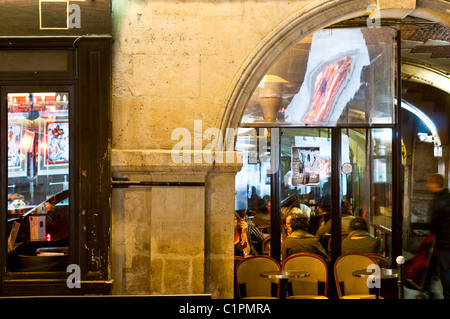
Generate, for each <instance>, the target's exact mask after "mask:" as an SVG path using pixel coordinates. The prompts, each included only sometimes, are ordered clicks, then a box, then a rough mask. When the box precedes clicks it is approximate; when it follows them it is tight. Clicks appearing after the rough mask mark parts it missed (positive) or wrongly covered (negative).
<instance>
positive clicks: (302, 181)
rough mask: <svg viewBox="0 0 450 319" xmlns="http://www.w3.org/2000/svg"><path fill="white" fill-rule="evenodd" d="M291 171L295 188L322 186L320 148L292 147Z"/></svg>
mask: <svg viewBox="0 0 450 319" xmlns="http://www.w3.org/2000/svg"><path fill="white" fill-rule="evenodd" d="M291 154H292V159H291V171H292V185H293V186H319V185H320V147H319V146H306V147H298V146H293V147H292V152H291Z"/></svg>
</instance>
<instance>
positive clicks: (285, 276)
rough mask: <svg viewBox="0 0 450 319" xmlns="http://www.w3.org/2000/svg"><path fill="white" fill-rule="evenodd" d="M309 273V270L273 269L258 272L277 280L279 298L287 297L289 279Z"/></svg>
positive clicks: (306, 275)
mask: <svg viewBox="0 0 450 319" xmlns="http://www.w3.org/2000/svg"><path fill="white" fill-rule="evenodd" d="M309 275H310V273H309V272H307V271H301V270H275V271H265V272H263V273H261V274H260V276H261V277H264V278H269V279H278V280H279V285H280V299H287V295H288V282H289V279H293V278H301V277H308V276H309Z"/></svg>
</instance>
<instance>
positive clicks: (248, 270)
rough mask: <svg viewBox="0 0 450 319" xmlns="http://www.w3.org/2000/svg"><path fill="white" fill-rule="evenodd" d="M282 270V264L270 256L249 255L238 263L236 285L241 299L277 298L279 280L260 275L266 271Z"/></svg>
mask: <svg viewBox="0 0 450 319" xmlns="http://www.w3.org/2000/svg"><path fill="white" fill-rule="evenodd" d="M277 270H281V267H280V264H279V263H278V262H277V261H276V260H275V259H273V258H272V257H269V256H264V255H257V256H249V257H246V258H244V259H243V260H241V261H240V262H239V263H238V264H237V265H236V270H235V275H236V287H237V290H238V296H239V298H240V299H249V298H254V299H255V298H256V299H277V298H278V281H272V280H269V279H267V278H263V277H261V276H260V274H261V273H262V272H265V271H277Z"/></svg>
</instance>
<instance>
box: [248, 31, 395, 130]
mask: <svg viewBox="0 0 450 319" xmlns="http://www.w3.org/2000/svg"><path fill="white" fill-rule="evenodd" d="M394 38H395V30H393V29H391V28H387V27H382V28H342V29H323V30H320V31H318V32H316V33H314V34H313V35H311V36H309V37H307V38H305V39H303V40H301V41H300V42H298V43H297V44H295V45H294V46H293V47H292V48H290V49H288V50H287V51H286V52H285V53H284V54H283V55H282V56H281V57H280V58H279V59H278V60H277V61H275V63H274V64H273V66H272V67H271V68H270V69H269V70H268V72H267V73H266V75H265V76H264V78H263V79H262V80H261V82H260V84H259V86H258V87H257V88H256V90H255V92H254V94H253V95H252V97H251V99H250V101H249V104H248V106H247V108H246V110H245V113H244V115H243V118H242V121H241V125H266V126H267V125H269V126H271V125H272V126H337V125H345V124H374V123H378V124H393V123H394V120H395V119H394V101H393V96H394V95H393V92H394V91H393V90H394V72H392V70H393V69H394ZM330 48H333V49H332V50H330Z"/></svg>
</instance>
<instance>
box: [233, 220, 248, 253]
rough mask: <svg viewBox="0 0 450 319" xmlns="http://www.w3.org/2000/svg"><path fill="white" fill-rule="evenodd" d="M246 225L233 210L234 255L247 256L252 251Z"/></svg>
mask: <svg viewBox="0 0 450 319" xmlns="http://www.w3.org/2000/svg"><path fill="white" fill-rule="evenodd" d="M247 229H248V225H247V223H246V222H245V220H243V219H242V218H241V216H240V215H239V214H238V212H234V255H235V256H241V257H247V256H248V255H250V254H251V252H252V245H251V242H250V240H249V234H248V232H247Z"/></svg>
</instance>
